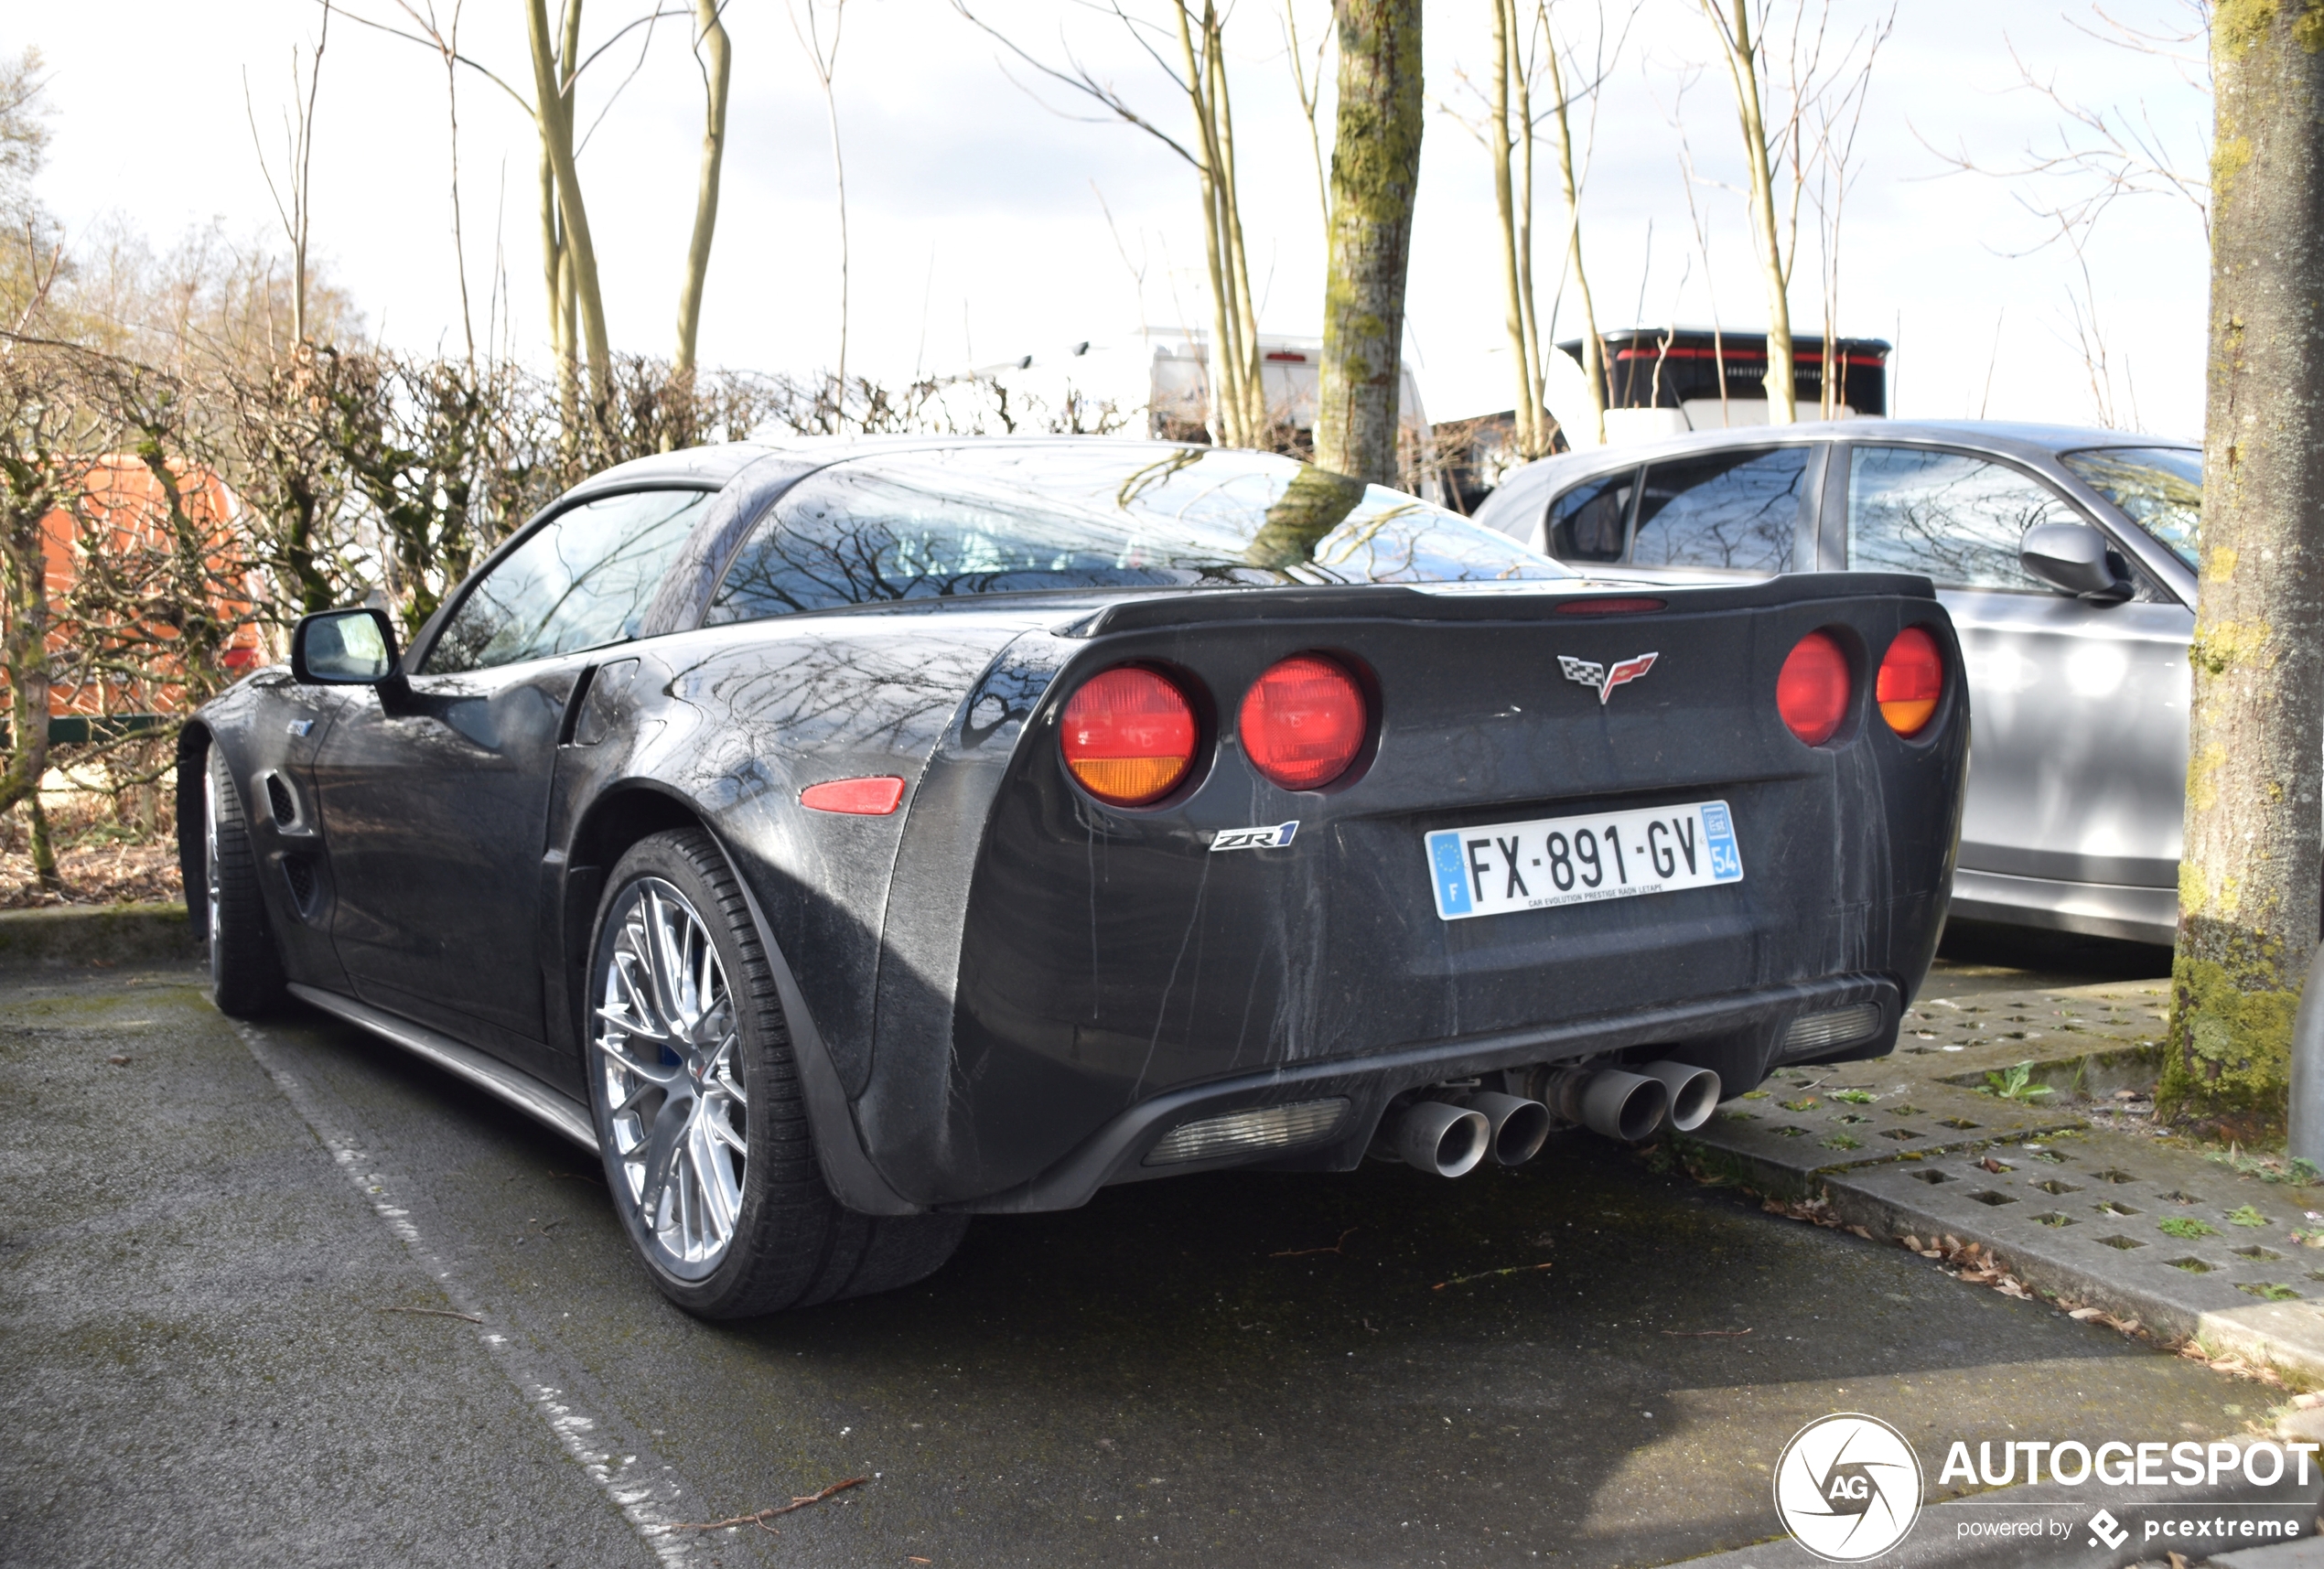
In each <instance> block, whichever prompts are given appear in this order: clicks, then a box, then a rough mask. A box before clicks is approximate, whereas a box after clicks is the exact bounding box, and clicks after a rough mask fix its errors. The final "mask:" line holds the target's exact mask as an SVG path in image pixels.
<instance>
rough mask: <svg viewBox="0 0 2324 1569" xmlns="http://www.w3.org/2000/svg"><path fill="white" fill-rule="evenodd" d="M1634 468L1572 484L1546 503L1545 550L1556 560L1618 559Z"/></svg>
mask: <svg viewBox="0 0 2324 1569" xmlns="http://www.w3.org/2000/svg"><path fill="white" fill-rule="evenodd" d="M1637 478H1638V472H1637V470H1635V469H1627V468H1626V469H1624V470H1623V471H1622V472H1621V473H1619V474H1609V475H1606V476H1604V477H1603V478H1598V479H1591V480H1588V481H1586V482H1585V483H1583V484H1580V485H1576V486H1575V487H1574V488H1573V489H1571V490H1568V491H1566V492H1565V494H1564V495H1563V496H1560V497H1558V498H1557V499H1556V500H1554V501H1552V502H1551V503H1550V504H1549V528H1548V531H1547V537H1548V542H1549V553H1550V554H1551V555H1554V556H1555V557H1556V558H1557V559H1558V560H1560V561H1619V560H1621V559H1622V535H1623V533H1624V532H1626V531H1627V530H1628V529H1629V527H1630V491H1631V489H1633V488H1634V485H1635V482H1636V480H1637Z"/></svg>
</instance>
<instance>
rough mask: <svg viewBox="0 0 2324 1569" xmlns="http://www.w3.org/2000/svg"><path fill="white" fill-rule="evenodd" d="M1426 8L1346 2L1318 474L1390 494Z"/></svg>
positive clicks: (1416, 180) (1410, 2) (1370, 0)
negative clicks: (1323, 472)
mask: <svg viewBox="0 0 2324 1569" xmlns="http://www.w3.org/2000/svg"><path fill="white" fill-rule="evenodd" d="M1420 5H1421V0H1340V7H1339V13H1340V14H1339V26H1340V123H1339V126H1338V128H1337V130H1336V131H1335V132H1334V134H1333V137H1332V148H1331V254H1330V261H1329V272H1328V273H1327V274H1326V276H1325V279H1324V306H1323V309H1324V316H1323V375H1322V389H1321V392H1320V395H1319V400H1318V402H1319V404H1320V406H1319V407H1318V411H1317V417H1316V462H1317V463H1318V464H1319V465H1320V466H1322V467H1325V468H1328V469H1330V470H1332V471H1333V472H1335V473H1339V474H1345V475H1348V476H1350V478H1357V479H1362V480H1366V481H1369V482H1371V483H1372V484H1379V485H1388V484H1393V483H1394V482H1395V479H1396V400H1397V394H1398V392H1399V391H1400V385H1399V384H1400V382H1401V381H1402V373H1403V367H1404V353H1403V350H1404V273H1405V265H1406V263H1407V262H1408V261H1409V260H1410V258H1411V254H1412V209H1413V197H1414V194H1415V191H1416V190H1417V188H1418V187H1419V184H1420V134H1421V129H1422V117H1423V116H1422V100H1421V57H1420Z"/></svg>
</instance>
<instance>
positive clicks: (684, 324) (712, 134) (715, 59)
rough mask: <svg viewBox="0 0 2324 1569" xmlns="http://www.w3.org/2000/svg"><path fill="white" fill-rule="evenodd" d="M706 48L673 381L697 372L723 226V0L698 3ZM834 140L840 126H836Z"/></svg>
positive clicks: (730, 61)
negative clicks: (698, 160)
mask: <svg viewBox="0 0 2324 1569" xmlns="http://www.w3.org/2000/svg"><path fill="white" fill-rule="evenodd" d="M694 19H695V23H696V25H697V26H699V27H701V28H702V47H703V48H705V49H706V50H708V51H709V55H710V62H709V70H708V73H707V76H706V78H705V82H704V88H703V92H704V98H705V102H704V113H703V127H702V172H701V174H700V176H699V177H697V179H696V181H695V184H694V239H693V240H692V241H691V242H689V243H688V244H687V246H686V279H685V284H684V285H683V287H681V288H680V289H679V291H678V351H677V353H676V354H675V355H673V356H672V360H671V366H670V369H671V372H672V380H673V381H684V380H686V379H687V378H689V377H691V376H692V375H693V374H694V342H695V339H696V338H697V337H698V336H699V334H700V332H701V329H702V286H703V282H704V280H705V278H707V277H708V276H709V274H710V240H711V236H712V235H713V234H714V233H715V232H716V231H717V228H718V171H719V166H720V165H721V164H722V163H724V162H725V160H726V84H727V82H728V81H729V80H730V79H731V77H732V76H733V74H734V48H733V47H732V46H731V45H730V44H728V43H727V41H726V24H725V23H724V22H721V21H720V20H719V19H718V0H694ZM833 130H834V142H835V139H836V134H837V127H836V126H834V128H833Z"/></svg>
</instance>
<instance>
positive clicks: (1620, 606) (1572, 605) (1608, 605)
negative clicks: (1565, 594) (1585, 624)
mask: <svg viewBox="0 0 2324 1569" xmlns="http://www.w3.org/2000/svg"><path fill="white" fill-rule="evenodd" d="M1663 604H1664V601H1662V600H1660V599H1568V600H1567V601H1565V604H1563V605H1560V606H1559V607H1557V613H1558V614H1559V615H1561V616H1642V615H1644V614H1645V613H1646V612H1648V611H1649V610H1660V609H1661V608H1662V606H1663Z"/></svg>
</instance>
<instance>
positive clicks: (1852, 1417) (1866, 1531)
mask: <svg viewBox="0 0 2324 1569" xmlns="http://www.w3.org/2000/svg"><path fill="white" fill-rule="evenodd" d="M1775 1512H1776V1515H1777V1517H1778V1518H1779V1519H1781V1521H1783V1529H1784V1530H1786V1531H1790V1532H1791V1536H1792V1539H1793V1540H1794V1541H1796V1542H1799V1544H1800V1545H1801V1546H1802V1547H1804V1548H1806V1549H1807V1550H1808V1551H1809V1552H1810V1553H1814V1554H1815V1555H1816V1556H1817V1557H1818V1558H1822V1559H1825V1560H1827V1561H1828V1562H1831V1563H1834V1564H1861V1563H1863V1562H1864V1561H1865V1560H1866V1559H1867V1558H1877V1557H1878V1556H1879V1555H1880V1554H1882V1553H1886V1552H1888V1549H1890V1548H1891V1547H1894V1546H1895V1545H1896V1544H1897V1543H1898V1542H1902V1541H1903V1540H1904V1539H1905V1535H1906V1533H1907V1532H1909V1531H1911V1530H1912V1522H1913V1521H1915V1520H1918V1519H1919V1518H1920V1515H1921V1457H1920V1456H1917V1455H1915V1454H1914V1453H1913V1452H1912V1445H1910V1444H1908V1443H1906V1442H1905V1437H1904V1435H1903V1434H1901V1433H1899V1432H1898V1431H1897V1430H1896V1429H1895V1428H1893V1427H1891V1426H1889V1425H1888V1424H1887V1423H1885V1422H1883V1421H1881V1420H1880V1419H1879V1418H1878V1417H1877V1416H1863V1415H1859V1414H1857V1413H1854V1412H1839V1413H1834V1414H1833V1415H1830V1416H1826V1417H1823V1418H1820V1419H1819V1420H1817V1421H1814V1422H1811V1423H1809V1424H1807V1425H1806V1426H1805V1427H1802V1428H1801V1429H1800V1431H1799V1432H1797V1433H1795V1434H1793V1435H1791V1443H1789V1444H1786V1445H1784V1446H1783V1454H1782V1456H1781V1458H1779V1459H1778V1460H1777V1461H1776V1463H1775Z"/></svg>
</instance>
